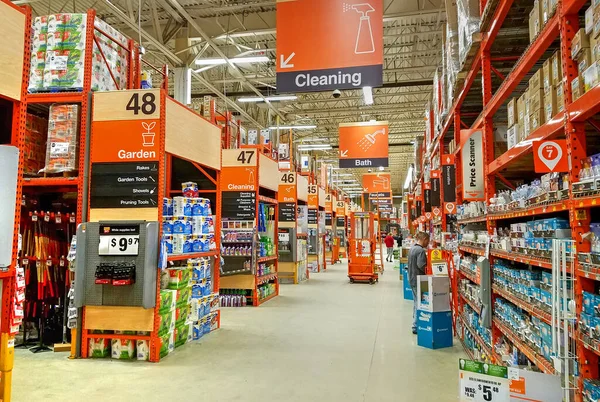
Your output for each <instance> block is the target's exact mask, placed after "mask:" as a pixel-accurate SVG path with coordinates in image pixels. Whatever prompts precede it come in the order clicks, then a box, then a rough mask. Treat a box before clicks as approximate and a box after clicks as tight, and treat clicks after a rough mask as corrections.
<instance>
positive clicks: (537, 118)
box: [529, 108, 546, 132]
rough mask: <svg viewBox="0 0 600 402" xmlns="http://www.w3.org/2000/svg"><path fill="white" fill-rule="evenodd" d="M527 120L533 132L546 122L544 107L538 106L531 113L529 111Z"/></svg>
mask: <svg viewBox="0 0 600 402" xmlns="http://www.w3.org/2000/svg"><path fill="white" fill-rule="evenodd" d="M529 120H530V129H531V132H534V131H535V130H537V129H538V128H540V127H541V126H542V125H543V124H544V123H545V122H546V119H545V115H544V109H542V108H540V109H536V110H534V111H533V113H531V115H530V116H529Z"/></svg>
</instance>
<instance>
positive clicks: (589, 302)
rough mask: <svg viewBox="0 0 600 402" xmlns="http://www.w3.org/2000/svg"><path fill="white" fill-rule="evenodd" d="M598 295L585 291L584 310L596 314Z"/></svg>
mask: <svg viewBox="0 0 600 402" xmlns="http://www.w3.org/2000/svg"><path fill="white" fill-rule="evenodd" d="M595 299H596V295H595V294H593V293H589V292H586V291H583V311H584V312H585V313H586V314H589V315H594V306H595V305H596V301H595Z"/></svg>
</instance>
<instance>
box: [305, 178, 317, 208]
mask: <svg viewBox="0 0 600 402" xmlns="http://www.w3.org/2000/svg"><path fill="white" fill-rule="evenodd" d="M308 207H309V208H314V209H319V188H318V187H317V185H316V184H309V185H308Z"/></svg>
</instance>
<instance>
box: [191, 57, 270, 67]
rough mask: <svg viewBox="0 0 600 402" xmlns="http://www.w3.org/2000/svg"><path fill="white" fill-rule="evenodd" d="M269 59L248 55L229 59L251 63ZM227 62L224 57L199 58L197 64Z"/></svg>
mask: <svg viewBox="0 0 600 402" xmlns="http://www.w3.org/2000/svg"><path fill="white" fill-rule="evenodd" d="M269 60H271V59H269V58H268V57H267V56H248V57H233V58H231V59H229V62H230V63H231V64H250V63H266V62H268V61H269ZM220 64H227V60H225V59H223V58H216V59H199V60H196V65H197V66H218V65H220Z"/></svg>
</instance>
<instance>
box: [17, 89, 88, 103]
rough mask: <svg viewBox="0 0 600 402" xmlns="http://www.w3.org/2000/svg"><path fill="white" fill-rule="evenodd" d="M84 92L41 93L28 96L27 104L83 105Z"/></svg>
mask: <svg viewBox="0 0 600 402" xmlns="http://www.w3.org/2000/svg"><path fill="white" fill-rule="evenodd" d="M84 96H86V97H87V94H85V95H84V93H83V92H41V93H34V94H27V103H56V102H59V103H81V102H82V101H83V97H84Z"/></svg>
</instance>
